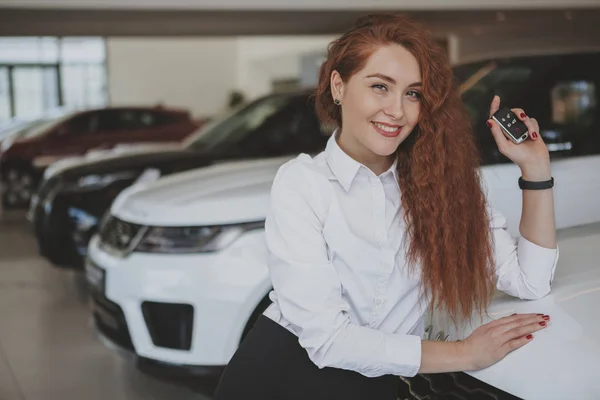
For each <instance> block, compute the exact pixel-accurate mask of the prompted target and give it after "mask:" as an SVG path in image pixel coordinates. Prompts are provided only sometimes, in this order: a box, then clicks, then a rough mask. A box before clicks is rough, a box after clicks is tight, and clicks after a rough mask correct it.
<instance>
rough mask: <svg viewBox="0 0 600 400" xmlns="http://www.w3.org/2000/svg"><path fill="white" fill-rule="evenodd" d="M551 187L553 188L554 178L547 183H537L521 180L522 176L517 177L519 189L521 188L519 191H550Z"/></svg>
mask: <svg viewBox="0 0 600 400" xmlns="http://www.w3.org/2000/svg"><path fill="white" fill-rule="evenodd" d="M552 187H554V178H553V177H551V178H550V179H549V180H547V181H537V182H532V181H526V180H524V179H523V177H522V176H521V177H519V188H521V189H525V190H544V189H551V188H552Z"/></svg>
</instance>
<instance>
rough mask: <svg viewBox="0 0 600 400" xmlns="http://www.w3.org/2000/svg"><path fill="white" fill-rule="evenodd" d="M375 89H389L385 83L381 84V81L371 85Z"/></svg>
mask: <svg viewBox="0 0 600 400" xmlns="http://www.w3.org/2000/svg"><path fill="white" fill-rule="evenodd" d="M371 87H372V88H373V89H377V90H387V86H385V85H381V84H379V83H376V84H375V85H372V86H371Z"/></svg>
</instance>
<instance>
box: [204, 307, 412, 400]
mask: <svg viewBox="0 0 600 400" xmlns="http://www.w3.org/2000/svg"><path fill="white" fill-rule="evenodd" d="M399 383H400V379H399V377H397V376H393V375H386V376H381V377H376V378H369V377H366V376H364V375H362V374H359V373H358V372H354V371H349V370H344V369H338V368H323V369H320V368H318V367H317V366H316V365H315V364H314V363H313V362H312V361H311V360H310V358H308V354H307V353H306V350H305V349H303V348H302V346H300V344H299V343H298V338H297V337H296V336H295V335H294V334H293V333H291V332H289V331H288V330H287V329H285V328H284V327H282V326H281V325H279V324H278V323H276V322H274V321H273V320H271V319H270V318H268V317H265V316H260V318H259V319H258V321H257V322H256V324H255V325H254V327H253V328H252V330H251V331H250V332H249V333H248V336H246V338H245V339H244V341H243V342H242V344H241V345H240V347H239V349H238V350H237V351H236V353H235V354H234V355H233V357H232V359H231V361H230V362H229V364H228V365H227V367H226V368H225V371H224V372H223V375H222V376H221V380H220V381H219V385H218V387H217V389H216V392H215V397H214V399H215V400H234V399H235V400H242V399H243V400H255V399H256V400H337V399H339V400H358V399H361V400H363V399H364V400H396V399H397V398H398V389H399Z"/></svg>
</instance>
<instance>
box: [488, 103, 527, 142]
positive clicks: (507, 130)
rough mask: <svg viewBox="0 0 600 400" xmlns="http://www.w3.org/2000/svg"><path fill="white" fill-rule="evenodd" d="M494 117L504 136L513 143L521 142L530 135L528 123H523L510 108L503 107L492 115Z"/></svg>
mask: <svg viewBox="0 0 600 400" xmlns="http://www.w3.org/2000/svg"><path fill="white" fill-rule="evenodd" d="M492 119H493V120H494V121H496V122H497V123H498V125H500V129H502V132H503V133H504V136H506V137H507V138H509V139H510V140H511V141H512V142H513V143H515V144H519V143H522V142H523V141H525V139H527V137H528V136H529V130H528V129H527V125H525V124H524V123H523V121H521V120H520V119H519V118H517V116H516V115H515V113H513V112H512V111H511V110H510V109H509V108H506V107H505V108H501V109H500V110H498V111H496V112H495V113H494V115H492Z"/></svg>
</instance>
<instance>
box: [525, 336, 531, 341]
mask: <svg viewBox="0 0 600 400" xmlns="http://www.w3.org/2000/svg"><path fill="white" fill-rule="evenodd" d="M525 337H526V338H527V339H529V340H531V339H533V335H527V336H525Z"/></svg>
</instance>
